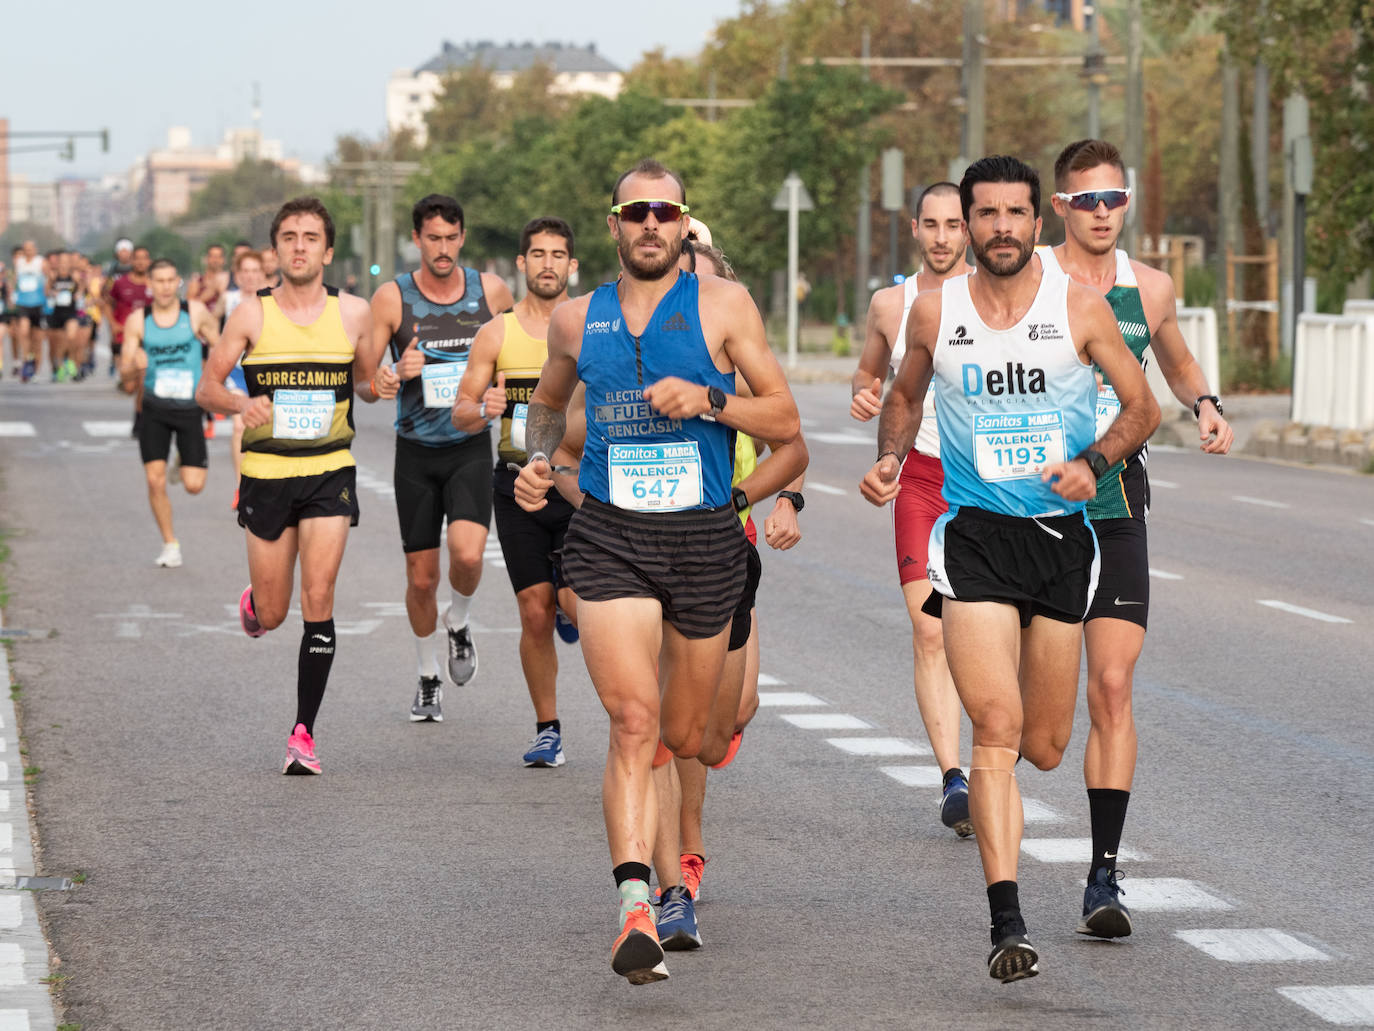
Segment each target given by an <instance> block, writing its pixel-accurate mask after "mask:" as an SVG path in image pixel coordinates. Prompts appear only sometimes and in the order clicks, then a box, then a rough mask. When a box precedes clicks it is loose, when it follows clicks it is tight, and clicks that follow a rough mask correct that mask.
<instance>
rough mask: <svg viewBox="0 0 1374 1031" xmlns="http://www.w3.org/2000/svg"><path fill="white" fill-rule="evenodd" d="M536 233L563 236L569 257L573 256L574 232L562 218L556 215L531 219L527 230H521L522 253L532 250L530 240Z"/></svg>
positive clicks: (527, 224)
mask: <svg viewBox="0 0 1374 1031" xmlns="http://www.w3.org/2000/svg"><path fill="white" fill-rule="evenodd" d="M535 233H552V234H553V235H554V236H561V237H563V239H564V240H566V241H567V244H568V257H570V258H571V257H572V256H573V231H572V226H570V225H568V223H566V222H564V221H563V220H562V219H561V218H557V217H556V216H554V215H541V216H540V217H539V218H535V219H531V220H530V221H529V222H527V223H526V224H525V228H524V229H522V230H520V253H521V254H525V253H527V252H528V251H529V249H530V240H531V239H532V238H533V237H534V234H535Z"/></svg>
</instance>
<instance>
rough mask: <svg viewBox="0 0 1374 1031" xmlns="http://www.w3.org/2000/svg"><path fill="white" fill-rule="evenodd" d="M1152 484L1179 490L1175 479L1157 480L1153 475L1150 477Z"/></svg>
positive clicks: (1152, 485)
mask: <svg viewBox="0 0 1374 1031" xmlns="http://www.w3.org/2000/svg"><path fill="white" fill-rule="evenodd" d="M1150 486H1151V487H1163V488H1164V489H1165V490H1178V484H1177V483H1175V482H1174V481H1173V480H1156V479H1155V478H1154V477H1153V476H1151V477H1150Z"/></svg>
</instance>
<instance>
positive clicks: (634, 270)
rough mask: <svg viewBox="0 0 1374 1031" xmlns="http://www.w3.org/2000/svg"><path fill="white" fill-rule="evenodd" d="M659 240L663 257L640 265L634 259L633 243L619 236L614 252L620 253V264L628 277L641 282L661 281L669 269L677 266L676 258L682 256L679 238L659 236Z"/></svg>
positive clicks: (623, 235)
mask: <svg viewBox="0 0 1374 1031" xmlns="http://www.w3.org/2000/svg"><path fill="white" fill-rule="evenodd" d="M659 239H660V240H662V241H663V256H662V257H661V258H660V259H659V260H658V261H654V262H649V263H641V262H637V261H635V259H634V243H631V242H630V241H629V240H627V239H626V236H625V234H624V233H622V234H621V235H620V240H619V241H618V242H617V243H616V250H617V251H619V252H620V264H621V265H622V266H623V267H624V269H625V271H626V273H627V274H628V275H630V276H631V277H632V278H634V279H642V280H652V279H662V278H663V276H664V274H665V273H666V272H667V271H668V270H669V269H670V268H675V267H676V266H677V262H678V258H680V257H681V256H682V240H681V238H679V237H676V236H673V237H668V236H660V237H659ZM635 242H636V243H637V242H638V241H637V240H636V241H635Z"/></svg>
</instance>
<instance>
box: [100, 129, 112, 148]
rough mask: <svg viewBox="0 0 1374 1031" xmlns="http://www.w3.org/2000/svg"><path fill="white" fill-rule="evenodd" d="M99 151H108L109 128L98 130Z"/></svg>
mask: <svg viewBox="0 0 1374 1031" xmlns="http://www.w3.org/2000/svg"><path fill="white" fill-rule="evenodd" d="M100 152H101V153H102V154H108V153H109V152H110V130H109V129H101V130H100Z"/></svg>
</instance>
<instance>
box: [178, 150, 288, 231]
mask: <svg viewBox="0 0 1374 1031" xmlns="http://www.w3.org/2000/svg"><path fill="white" fill-rule="evenodd" d="M302 189H303V187H302V186H301V181H300V179H298V178H297V177H296V176H294V175H292V174H291V173H290V172H287V171H286V170H285V169H283V168H282V167H281V166H280V165H278V164H277V163H276V162H275V161H255V160H253V159H252V158H244V160H242V161H240V162H239V163H238V164H237V165H236V166H234V168H232V169H230V170H229V171H228V172H220V173H219V174H218V175H213V176H211V177H210V180H209V181H208V182H207V183H206V184H205V185H204V186H203V187H201V189H199V190H197V191H196V193H195V194H194V195H192V197H191V206H190V208H188V209H187V212H186V214H185V215H183V216H181V218H179V219H178V220H177V221H178V223H182V224H184V223H189V222H198V221H200V220H202V219H206V218H213V217H214V216H216V215H225V214H231V213H234V212H240V211H256V210H259V209H262V208H269V207H277V206H280V205H281V204H282V203H283V202H284V201H287V200H289V199H291V198H292V197H295V196H298V195H299V194H300V193H301V192H302Z"/></svg>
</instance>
